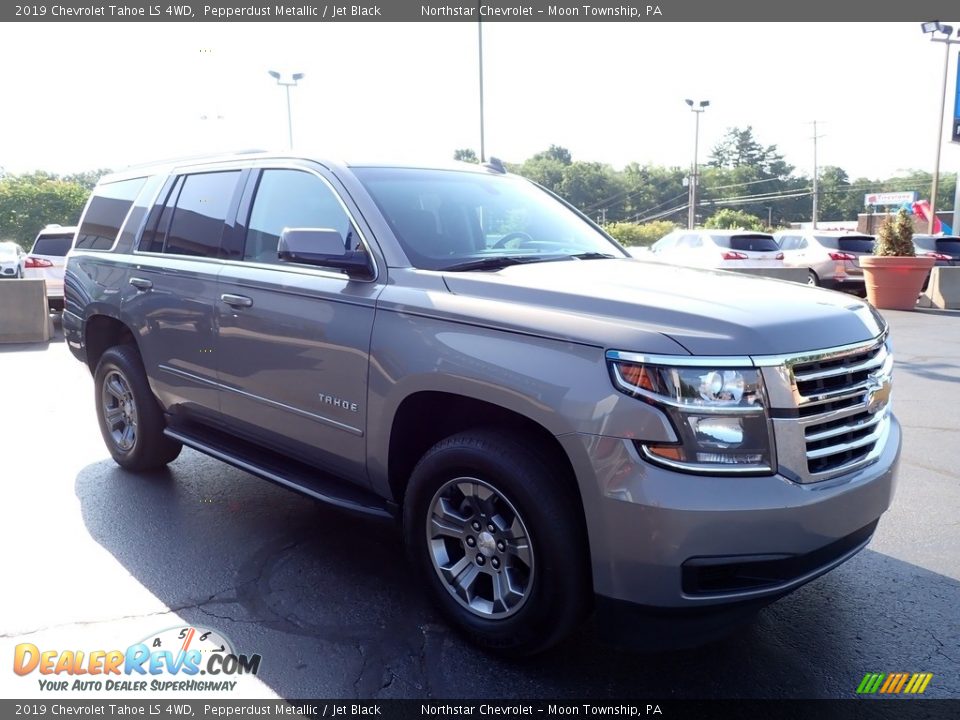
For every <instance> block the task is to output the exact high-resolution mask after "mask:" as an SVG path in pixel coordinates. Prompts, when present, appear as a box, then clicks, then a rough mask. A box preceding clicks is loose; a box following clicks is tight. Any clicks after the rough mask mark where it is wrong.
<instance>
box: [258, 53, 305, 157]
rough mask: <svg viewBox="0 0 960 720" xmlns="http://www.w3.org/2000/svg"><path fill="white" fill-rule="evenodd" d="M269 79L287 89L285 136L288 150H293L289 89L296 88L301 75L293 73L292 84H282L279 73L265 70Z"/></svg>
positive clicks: (301, 77)
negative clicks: (288, 146) (288, 142)
mask: <svg viewBox="0 0 960 720" xmlns="http://www.w3.org/2000/svg"><path fill="white" fill-rule="evenodd" d="M267 73H269V75H270V77H272V78H273V79H274V80H276V81H277V85H283V87H285V88H286V89H287V135H288V137H289V140H290V149H291V150H293V114H292V113H291V112H290V88H292V87H296V86H297V81H299V80H302V79H303V73H294V74H293V75H291V76H290V77H291V79H292V81H293V82H284V81H283V80H282V79H281V78H280V73H278V72H277V71H276V70H267Z"/></svg>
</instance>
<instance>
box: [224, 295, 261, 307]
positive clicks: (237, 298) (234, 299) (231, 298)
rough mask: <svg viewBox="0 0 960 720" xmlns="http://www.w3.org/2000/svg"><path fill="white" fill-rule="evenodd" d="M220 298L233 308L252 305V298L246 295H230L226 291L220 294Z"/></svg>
mask: <svg viewBox="0 0 960 720" xmlns="http://www.w3.org/2000/svg"><path fill="white" fill-rule="evenodd" d="M220 299H221V300H222V301H223V302H225V303H226V304H227V305H229V306H230V307H235V308H245V307H251V306H252V305H253V298H248V297H247V296H246V295H231V294H230V293H226V294H224V295H221V296H220Z"/></svg>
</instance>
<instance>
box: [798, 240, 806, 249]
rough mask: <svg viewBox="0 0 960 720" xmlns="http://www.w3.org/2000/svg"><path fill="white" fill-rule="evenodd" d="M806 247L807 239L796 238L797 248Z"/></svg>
mask: <svg viewBox="0 0 960 720" xmlns="http://www.w3.org/2000/svg"><path fill="white" fill-rule="evenodd" d="M806 248H807V239H806V238H798V239H797V250H805V249H806Z"/></svg>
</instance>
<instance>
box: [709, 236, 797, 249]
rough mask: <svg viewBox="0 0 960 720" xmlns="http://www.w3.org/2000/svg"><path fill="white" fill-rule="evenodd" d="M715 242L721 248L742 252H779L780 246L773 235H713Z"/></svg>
mask: <svg viewBox="0 0 960 720" xmlns="http://www.w3.org/2000/svg"><path fill="white" fill-rule="evenodd" d="M711 237H712V238H713V241H714V242H715V243H716V244H717V245H719V246H720V247H725V248H730V249H731V250H740V251H741V252H779V251H780V246H779V245H777V241H776V240H774V239H773V235H762V234H756V235H712V236H711Z"/></svg>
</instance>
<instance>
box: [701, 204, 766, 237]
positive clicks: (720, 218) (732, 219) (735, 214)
mask: <svg viewBox="0 0 960 720" xmlns="http://www.w3.org/2000/svg"><path fill="white" fill-rule="evenodd" d="M703 226H704V227H706V228H711V229H717V230H737V229H743V230H757V231H762V230H763V229H764V225H763V221H762V220H761V219H760V218H758V217H757V216H756V215H751V214H750V213H748V212H744V211H743V210H731V209H730V208H724V209H723V210H718V211H717V212H716V213H714V214H713V215H711V216H710V217H709V218H708V219H707V221H706V222H705V223H704V225H703Z"/></svg>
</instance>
